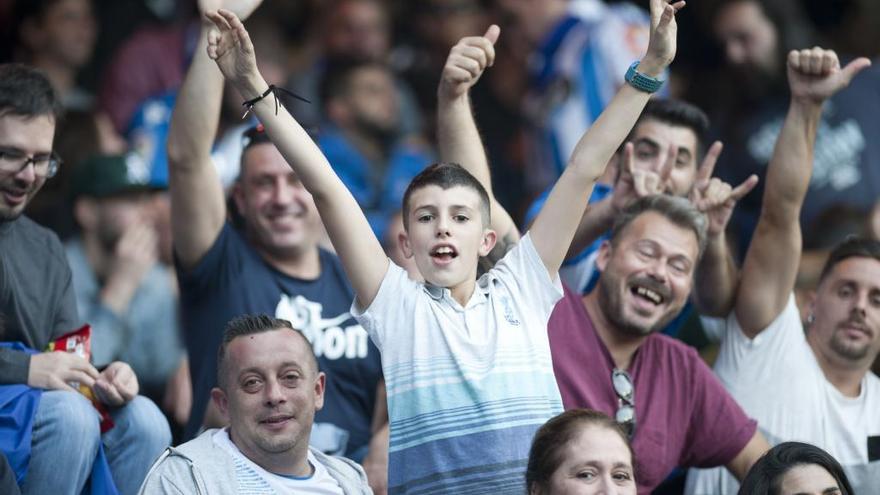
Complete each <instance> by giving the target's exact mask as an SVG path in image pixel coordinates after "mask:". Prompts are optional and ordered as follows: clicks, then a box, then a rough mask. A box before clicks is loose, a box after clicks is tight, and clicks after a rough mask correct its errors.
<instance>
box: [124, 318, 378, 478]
mask: <svg viewBox="0 0 880 495" xmlns="http://www.w3.org/2000/svg"><path fill="white" fill-rule="evenodd" d="M217 380H218V381H217V387H215V388H214V389H213V390H211V399H212V400H213V401H214V403H215V404H216V405H217V408H218V409H219V410H220V411H221V413H222V414H223V416H224V418H225V419H226V420H228V422H229V427H228V428H222V429H213V430H208V431H206V432H204V433H202V434H201V435H199V437H198V438H196V439H194V440H191V441H189V442H186V443H185V444H183V445H180V446H179V447H176V448H175V447H172V448H168V449H167V450H166V451H165V454H163V455H162V456H161V457H160V458H159V459H158V460H157V461H156V463H155V464H154V466H153V468H151V469H150V473H149V474H148V475H147V479H146V480H145V481H144V485H143V486H142V487H141V492H140V493H142V494H145V495H155V494H159V493H163V494H181V493H210V494H212V495H221V494H241V493H299V494H316V495H318V494H320V495H330V494H338V495H368V494H372V493H373V492H372V490H370V487H369V486H368V485H367V477H366V475H365V474H364V471H363V469H362V468H361V467H360V466H358V465H357V464H356V463H355V462H354V461H351V460H348V459H345V458H341V457H340V458H337V457H331V456H328V455H325V454H323V453H321V451H320V450H318V449H315V448H313V447H309V436H310V435H311V432H312V424H313V423H314V419H315V412H316V411H318V410H320V409H321V408H322V407H323V406H324V385H325V380H326V376H325V375H324V373H322V372H321V371H320V370H319V369H318V360H317V358H315V354H314V353H313V352H312V345H311V343H309V340H308V339H307V338H306V336H305V335H303V334H302V333H301V332H300V331H299V330H295V329H294V328H293V326H292V325H291V324H290V322H289V321H286V320H281V319H276V318H272V317H270V316H267V315H245V316H241V317H238V318H235V319H233V320H232V321H230V322H229V324H228V325H227V326H226V330H225V331H224V332H223V342H222V344H221V345H220V348H219V351H218V353H217Z"/></svg>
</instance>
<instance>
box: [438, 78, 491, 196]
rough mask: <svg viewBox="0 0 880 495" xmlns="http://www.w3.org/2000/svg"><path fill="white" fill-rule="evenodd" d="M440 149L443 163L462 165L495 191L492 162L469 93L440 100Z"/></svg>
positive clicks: (484, 185)
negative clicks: (490, 167) (490, 162)
mask: <svg viewBox="0 0 880 495" xmlns="http://www.w3.org/2000/svg"><path fill="white" fill-rule="evenodd" d="M437 148H438V151H439V152H440V160H442V161H444V162H454V163H458V164H459V165H461V166H462V167H464V168H465V169H466V170H467V171H468V172H470V173H471V174H472V175H473V176H474V177H476V178H477V180H479V181H480V184H482V185H483V187H485V188H486V191H491V190H492V189H491V188H492V183H491V178H490V176H489V162H488V160H487V159H486V153H485V150H484V148H483V142H482V140H481V139H480V132H479V130H478V129H477V124H476V122H475V121H474V116H473V113H472V110H471V104H470V100H469V97H468V95H467V94H464V95H461V96H458V97H445V96H443V95H442V93H441V94H440V95H439V96H438V97H437Z"/></svg>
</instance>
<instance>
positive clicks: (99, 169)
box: [72, 153, 157, 198]
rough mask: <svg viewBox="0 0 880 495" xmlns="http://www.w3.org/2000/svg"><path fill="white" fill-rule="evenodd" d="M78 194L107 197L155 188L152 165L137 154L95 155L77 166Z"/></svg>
mask: <svg viewBox="0 0 880 495" xmlns="http://www.w3.org/2000/svg"><path fill="white" fill-rule="evenodd" d="M76 168H77V169H76V172H75V173H74V177H73V188H72V190H73V194H74V196H94V197H99V198H100V197H106V196H113V195H117V194H125V193H131V192H141V191H154V190H156V189H157V187H156V186H155V185H153V184H151V182H150V167H149V165H148V164H147V162H146V161H145V160H144V159H143V158H141V156H140V155H138V154H136V153H128V154H125V155H95V156H92V157H91V158H88V159H86V160H85V161H84V162H82V163H81V164H80V165H79V166H77V167H76Z"/></svg>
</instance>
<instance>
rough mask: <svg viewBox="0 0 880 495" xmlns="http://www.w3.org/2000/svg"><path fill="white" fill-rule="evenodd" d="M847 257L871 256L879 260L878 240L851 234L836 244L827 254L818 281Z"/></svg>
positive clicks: (879, 247) (879, 243) (879, 248)
mask: <svg viewBox="0 0 880 495" xmlns="http://www.w3.org/2000/svg"><path fill="white" fill-rule="evenodd" d="M849 258H873V259H874V260H877V261H878V262H880V241H878V240H876V239H869V238H867V237H858V236H851V237H849V238H847V239H846V240H844V241H843V242H841V243H840V244H838V245H837V247H835V248H834V249H833V250H832V251H831V254H830V255H828V260H827V261H826V262H825V266H823V267H822V273H821V275H819V282H820V283H821V282H822V281H823V280H825V277H827V276H828V274H829V273H831V271H832V270H834V267H835V266H837V264H838V263H840V262H841V261H844V260H846V259H849Z"/></svg>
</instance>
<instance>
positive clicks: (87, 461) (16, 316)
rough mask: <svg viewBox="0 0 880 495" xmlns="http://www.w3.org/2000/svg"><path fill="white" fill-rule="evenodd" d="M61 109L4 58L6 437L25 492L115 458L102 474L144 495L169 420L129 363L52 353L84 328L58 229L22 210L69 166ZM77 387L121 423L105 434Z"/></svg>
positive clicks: (0, 100) (66, 485)
mask: <svg viewBox="0 0 880 495" xmlns="http://www.w3.org/2000/svg"><path fill="white" fill-rule="evenodd" d="M59 108H60V107H59V103H58V100H57V97H56V94H55V92H54V91H53V90H52V87H51V85H50V84H49V81H48V80H47V79H46V77H45V76H44V75H43V74H42V73H40V72H38V71H36V70H34V69H32V68H28V67H26V66H23V65H11V64H10V65H0V253H2V254H0V315H2V318H3V320H4V326H5V330H4V332H3V334H2V341H3V342H0V383H2V384H3V386H0V402H2V405H3V406H4V407H3V408H0V416H2V420H0V425H2V426H0V445H2V450H3V452H4V454H5V455H6V456H7V457H8V458H9V461H10V464H11V465H12V467H13V469H14V470H15V471H16V475H17V479H18V482H19V484H21V487H22V492H23V493H25V494H30V493H35V494H45V493H52V494H63V493H69V494H74V493H77V494H78V493H80V491H82V489H83V486H85V484H86V482H87V480H88V479H89V477H90V475H93V474H94V473H97V472H98V471H99V470H100V469H101V468H102V467H103V468H104V470H105V471H104V474H105V475H106V474H107V473H106V469H107V467H108V466H109V470H110V473H113V474H115V476H112V479H108V478H111V476H109V475H108V476H106V477H104V478H103V480H104V481H105V482H108V483H111V484H112V483H114V482H115V484H116V487H117V488H118V490H119V492H120V493H122V494H128V493H135V492H136V491H137V488H138V486H139V484H140V482H141V481H142V480H143V478H144V476H145V475H146V472H147V469H148V466H149V465H150V462H151V461H152V460H153V459H154V458H155V457H156V456H158V455H159V454H160V453H161V452H162V450H163V449H164V448H165V447H166V446H167V445H168V444H169V443H170V441H171V434H170V432H169V429H168V423H167V421H166V420H165V418H164V416H162V413H161V412H159V410H158V408H157V407H156V406H155V405H154V404H153V403H152V402H150V401H149V400H148V399H146V398H144V397H140V396H138V395H137V393H138V382H137V377H136V376H135V374H134V372H133V371H132V370H131V367H130V366H128V365H127V364H125V363H122V362H119V361H115V362H113V363H110V364H109V365H108V366H107V367H106V368H104V369H103V370H102V371H98V370H97V369H95V367H94V366H92V365H91V364H90V363H89V362H88V361H87V360H86V359H84V358H82V357H80V356H78V355H76V354H74V353H68V352H43V351H46V349H47V348H48V346H49V344H50V343H51V342H53V341H54V340H56V339H58V338H59V337H60V336H62V335H64V334H66V333H69V332H71V331H73V330H76V329H77V328H78V327H79V326H80V325H81V324H82V321H81V320H80V319H79V316H78V315H77V309H76V301H75V298H74V292H73V286H72V284H71V272H70V268H69V267H68V265H67V261H66V258H65V255H64V250H63V248H62V246H61V243H60V242H59V240H58V237H57V236H56V235H55V234H53V233H52V232H50V231H48V230H46V229H44V228H42V227H40V226H38V225H37V224H36V223H34V222H33V221H31V220H30V219H28V218H27V217H25V216H23V215H22V212H23V211H24V209H25V207H26V206H27V204H28V202H29V201H30V200H31V198H33V197H34V195H35V194H36V193H37V191H39V189H40V187H42V185H43V184H44V183H45V182H46V180H47V179H49V178H50V177H52V176H53V175H54V174H55V173H56V172H57V170H58V167H59V165H60V160H59V159H58V157H57V156H55V155H54V154H53V152H52V144H53V137H54V133H55V123H56V121H57V118H58V114H59ZM74 382H75V383H74ZM77 384H79V385H84V386H87V387H89V388H91V389H92V390H93V392H94V394H95V395H96V397H97V399H98V401H99V402H101V403H103V404H104V405H106V406H108V408H109V415H110V417H111V419H112V421H113V423H115V426H113V427H112V428H111V429H109V430H108V431H106V433H104V434H101V430H100V425H99V423H100V421H99V420H100V417H99V416H98V414H97V412H96V411H95V409H94V407H93V406H92V403H91V402H90V401H89V400H88V399H87V398H86V397H85V396H84V395H82V394H80V393H79V392H77V391H76V390H75V388H76V387H77ZM22 385H27V387H23V386H22ZM10 410H13V411H12V412H10ZM105 426H106V424H105ZM13 437H14V441H10V438H13ZM101 445H103V452H104V454H105V455H104V454H101V449H100V447H101ZM102 459H105V460H102ZM93 470H94V471H93ZM92 481H93V483H97V482H98V481H99V480H98V478H96V477H95V476H92ZM93 486H95V485H93Z"/></svg>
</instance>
